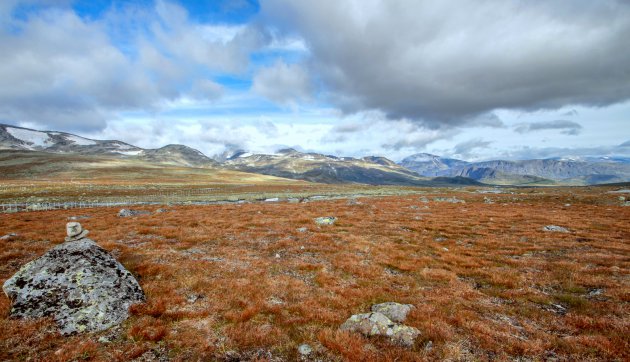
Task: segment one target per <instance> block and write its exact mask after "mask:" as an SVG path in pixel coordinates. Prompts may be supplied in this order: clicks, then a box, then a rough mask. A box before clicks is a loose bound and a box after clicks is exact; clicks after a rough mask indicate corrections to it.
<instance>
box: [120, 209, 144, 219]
mask: <svg viewBox="0 0 630 362" xmlns="http://www.w3.org/2000/svg"><path fill="white" fill-rule="evenodd" d="M149 214H151V213H150V212H148V211H144V210H131V209H120V211H118V217H130V216H138V215H149Z"/></svg>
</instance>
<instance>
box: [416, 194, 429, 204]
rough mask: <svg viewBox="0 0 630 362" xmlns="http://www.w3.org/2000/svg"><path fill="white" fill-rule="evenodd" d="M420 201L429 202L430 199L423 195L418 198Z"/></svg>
mask: <svg viewBox="0 0 630 362" xmlns="http://www.w3.org/2000/svg"><path fill="white" fill-rule="evenodd" d="M418 200H419V201H420V202H422V203H424V204H426V203H428V202H429V199H427V198H426V197H424V196H422V197H421V198H419V199H418Z"/></svg>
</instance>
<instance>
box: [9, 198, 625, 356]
mask: <svg viewBox="0 0 630 362" xmlns="http://www.w3.org/2000/svg"><path fill="white" fill-rule="evenodd" d="M468 191H470V190H468ZM468 191H466V190H459V191H452V192H448V193H443V191H438V190H430V189H429V190H427V194H426V195H424V196H426V198H428V199H429V200H430V201H429V202H423V200H422V199H421V196H419V195H415V196H397V197H380V198H362V199H360V200H359V201H360V202H361V203H360V204H358V205H351V204H349V203H348V202H347V201H346V200H334V201H318V202H311V203H300V204H289V203H277V204H270V203H254V204H242V205H212V206H179V207H173V208H170V209H169V211H167V212H164V213H159V214H152V215H148V216H139V217H134V218H118V217H117V216H116V212H117V209H111V208H98V209H82V210H60V211H48V212H31V213H19V214H11V215H9V214H6V215H0V236H1V235H4V234H7V233H10V232H16V233H18V234H19V235H18V236H17V237H14V238H10V239H9V240H3V241H0V282H4V281H5V280H6V279H8V278H9V277H10V276H11V275H12V274H13V273H15V272H16V271H17V270H18V269H19V268H20V266H22V265H23V264H24V263H26V262H28V261H30V260H33V259H34V258H36V257H38V256H39V255H41V254H42V253H44V252H45V251H46V250H47V249H49V248H50V247H52V246H53V245H55V244H58V243H60V242H61V241H62V240H63V237H64V224H65V222H66V221H67V220H66V218H67V217H68V216H71V215H77V214H83V215H87V216H89V218H88V219H84V220H80V221H81V222H82V224H83V226H84V227H85V228H87V229H89V230H90V237H91V238H92V239H94V240H95V241H97V242H98V243H99V244H100V245H101V246H102V247H104V248H105V249H107V250H109V251H110V252H111V253H112V254H113V255H114V256H115V257H116V258H117V259H118V260H119V261H121V263H122V264H123V265H125V267H127V268H128V269H129V270H130V271H131V272H132V273H133V274H134V275H136V276H137V278H138V279H139V282H140V284H141V286H142V287H143V288H144V290H145V292H146V293H147V297H148V300H147V303H146V304H143V305H138V306H135V307H132V316H131V318H130V319H128V320H127V321H126V322H125V323H124V324H122V325H121V326H120V327H117V328H114V329H112V330H109V331H105V332H102V333H97V334H92V335H80V336H73V337H61V336H59V335H58V334H56V333H55V330H54V327H53V324H52V322H50V321H48V320H36V321H24V320H15V319H11V318H9V316H8V315H9V310H10V302H9V300H8V299H7V298H6V297H5V296H4V295H2V296H0V360H27V359H30V360H37V361H41V360H64V361H65V360H120V361H123V360H125V361H126V360H133V359H138V360H160V359H162V360H182V361H190V360H239V359H240V360H261V361H263V360H297V359H299V356H298V354H297V347H298V346H299V345H300V344H302V343H308V344H309V345H311V346H312V347H313V349H314V353H313V354H312V355H311V357H312V358H313V360H315V359H319V360H325V361H327V360H332V361H337V360H340V361H343V360H365V361H376V360H379V361H394V360H397V361H407V360H462V361H470V360H481V361H484V360H518V361H530V360H532V361H536V360H619V361H623V360H628V359H630V207H622V206H620V205H619V203H618V202H617V198H618V195H613V194H607V193H606V191H607V189H605V188H590V189H587V188H580V189H568V188H567V189H522V190H516V193H515V194H499V195H494V194H491V195H485V194H477V193H472V192H468ZM438 192H440V194H438ZM434 197H457V198H458V199H461V200H465V201H466V203H449V202H437V201H434ZM484 198H485V200H484ZM488 202H493V203H488ZM566 204H570V206H567V205H566ZM154 209H155V207H154V208H151V209H149V208H146V210H154ZM329 215H330V216H336V217H338V221H337V223H336V224H335V225H332V226H321V227H318V226H316V225H315V223H314V222H313V218H315V217H318V216H329ZM549 224H554V225H559V226H563V227H566V228H568V229H569V230H570V231H571V232H570V233H558V232H546V231H543V230H542V228H543V227H544V226H545V225H549ZM303 227H305V228H307V231H305V232H300V231H299V230H298V229H299V228H303ZM384 301H396V302H400V303H410V304H413V305H414V306H415V308H414V309H413V311H412V313H411V314H410V315H409V317H408V319H407V321H406V322H405V324H407V325H410V326H414V327H416V328H418V329H419V330H420V331H421V332H422V334H421V336H420V337H419V338H418V340H417V343H416V345H415V346H414V347H413V348H410V349H405V348H402V347H396V346H392V345H390V344H389V343H388V342H387V341H386V340H382V339H374V338H365V337H362V336H360V335H356V334H352V333H348V332H340V331H338V327H339V325H340V324H341V323H343V322H344V321H345V320H346V319H347V318H348V317H349V316H350V315H352V314H356V313H364V312H366V311H368V310H369V307H370V305H372V304H374V303H378V302H384Z"/></svg>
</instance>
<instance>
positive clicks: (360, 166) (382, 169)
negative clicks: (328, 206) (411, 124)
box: [223, 149, 475, 186]
mask: <svg viewBox="0 0 630 362" xmlns="http://www.w3.org/2000/svg"><path fill="white" fill-rule="evenodd" d="M223 166H224V167H227V168H229V169H233V170H239V171H246V172H255V173H261V174H265V175H273V176H279V177H285V178H292V179H298V180H306V181H311V182H321V183H361V184H371V185H417V186H433V185H436V184H439V185H453V184H462V183H463V184H466V183H468V184H475V182H474V181H472V180H469V179H468V180H461V179H458V180H450V179H449V178H444V179H441V180H439V181H438V182H434V181H432V180H431V179H429V178H426V177H421V176H419V175H418V174H416V173H415V172H413V171H410V170H407V169H405V168H404V167H401V166H399V165H397V164H396V163H395V162H393V161H391V160H388V159H386V158H384V157H374V156H370V157H364V158H362V159H358V158H352V157H335V156H327V155H322V154H318V153H302V152H298V151H296V150H294V149H285V150H280V151H278V153H276V154H273V155H262V154H255V155H252V154H248V153H244V154H239V155H238V156H236V157H232V158H230V159H228V160H227V161H226V162H225V163H223Z"/></svg>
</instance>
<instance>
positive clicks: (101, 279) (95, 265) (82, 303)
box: [2, 222, 145, 335]
mask: <svg viewBox="0 0 630 362" xmlns="http://www.w3.org/2000/svg"><path fill="white" fill-rule="evenodd" d="M66 230H67V234H68V237H67V238H66V242H65V243H63V244H60V245H57V246H55V247H54V248H52V249H51V250H49V251H48V252H46V253H45V254H44V255H42V256H41V257H40V258H38V259H35V260H33V261H31V262H30V263H28V264H26V265H24V266H23V267H22V268H21V269H20V270H19V271H18V272H17V273H16V274H15V275H13V276H12V277H11V278H10V279H9V280H7V281H6V282H5V283H4V285H3V287H2V289H3V290H4V293H5V294H6V295H7V296H8V297H9V299H11V301H12V307H11V316H12V317H17V318H40V317H48V316H51V317H53V318H54V320H55V321H56V322H57V324H58V326H59V329H60V332H61V333H62V334H66V335H67V334H73V333H78V332H94V331H101V330H105V329H108V328H109V327H112V326H114V325H116V324H119V323H121V322H122V321H124V320H125V319H127V317H128V308H129V306H131V305H132V304H135V303H139V302H142V301H144V299H145V296H144V292H143V291H142V289H141V288H140V285H139V284H138V282H137V281H136V279H135V278H134V277H133V275H132V274H131V273H130V272H129V271H128V270H126V269H125V268H124V267H123V266H122V265H121V264H120V263H119V262H118V261H116V259H114V258H113V257H112V256H111V255H110V254H109V253H108V252H107V251H105V250H104V249H102V248H101V247H99V246H98V245H97V244H96V243H95V242H94V241H93V240H90V239H88V238H85V236H86V235H87V233H88V232H87V230H83V229H82V228H81V225H80V224H79V223H76V222H70V223H68V224H67V226H66Z"/></svg>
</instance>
